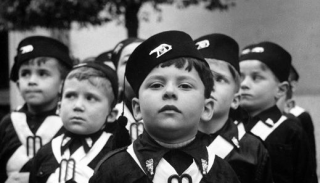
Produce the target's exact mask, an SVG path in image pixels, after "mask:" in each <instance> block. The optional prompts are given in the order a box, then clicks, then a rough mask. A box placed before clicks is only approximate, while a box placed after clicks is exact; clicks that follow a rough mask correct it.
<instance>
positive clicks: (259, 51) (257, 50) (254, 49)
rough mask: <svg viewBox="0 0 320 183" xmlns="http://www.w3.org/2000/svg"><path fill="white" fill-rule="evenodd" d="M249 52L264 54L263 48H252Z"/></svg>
mask: <svg viewBox="0 0 320 183" xmlns="http://www.w3.org/2000/svg"><path fill="white" fill-rule="evenodd" d="M251 52H255V53H262V52H264V48H263V47H255V48H252V50H251Z"/></svg>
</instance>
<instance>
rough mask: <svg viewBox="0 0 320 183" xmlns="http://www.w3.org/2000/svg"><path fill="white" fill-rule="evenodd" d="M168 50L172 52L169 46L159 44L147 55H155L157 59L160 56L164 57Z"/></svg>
mask: <svg viewBox="0 0 320 183" xmlns="http://www.w3.org/2000/svg"><path fill="white" fill-rule="evenodd" d="M170 50H172V46H171V45H168V44H161V45H159V46H158V47H156V48H155V49H153V50H152V51H151V52H150V53H149V55H152V54H153V53H157V58H159V57H160V56H162V55H164V54H165V53H167V52H168V51H170Z"/></svg>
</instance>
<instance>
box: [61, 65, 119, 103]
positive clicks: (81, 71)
mask: <svg viewBox="0 0 320 183" xmlns="http://www.w3.org/2000/svg"><path fill="white" fill-rule="evenodd" d="M73 78H76V79H77V80H79V81H84V80H86V81H88V82H89V83H90V84H92V85H93V86H95V87H97V88H102V89H103V90H104V93H106V96H107V97H108V94H111V96H112V97H113V99H112V103H111V108H113V107H114V106H115V105H116V103H117V100H116V96H114V93H113V90H112V85H111V81H110V80H109V79H108V78H106V76H105V74H104V73H103V72H102V71H100V70H97V69H94V68H91V67H79V68H75V69H73V70H72V71H71V72H70V73H69V74H68V75H67V77H66V80H70V79H73ZM63 88H64V84H63V87H62V91H61V93H62V92H63Z"/></svg>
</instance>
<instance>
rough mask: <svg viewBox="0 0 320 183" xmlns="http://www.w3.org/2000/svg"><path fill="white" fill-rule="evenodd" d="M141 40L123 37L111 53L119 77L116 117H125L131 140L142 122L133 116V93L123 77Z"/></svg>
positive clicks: (139, 132)
mask: <svg viewBox="0 0 320 183" xmlns="http://www.w3.org/2000/svg"><path fill="white" fill-rule="evenodd" d="M143 41H144V40H143V39H140V38H135V37H130V38H127V39H124V40H122V41H120V42H119V43H118V44H117V45H116V46H115V47H114V49H113V51H112V55H111V59H112V62H113V64H114V66H115V68H116V71H117V75H118V78H119V101H118V104H117V105H116V107H115V109H114V110H115V111H117V112H118V117H119V116H121V115H123V116H125V117H126V118H127V120H128V123H127V126H126V127H127V129H128V130H129V131H130V135H131V139H132V141H133V140H135V139H136V138H137V136H138V135H139V134H141V133H142V131H143V123H142V122H141V121H138V120H136V119H135V118H134V117H133V113H132V104H131V101H132V99H133V98H134V97H135V94H134V92H133V90H132V88H131V86H130V84H129V83H128V81H127V79H126V78H125V70H126V66H127V62H128V59H129V57H130V55H131V54H132V52H133V51H134V50H135V49H136V48H137V47H138V46H139V45H140V44H141V43H142V42H143Z"/></svg>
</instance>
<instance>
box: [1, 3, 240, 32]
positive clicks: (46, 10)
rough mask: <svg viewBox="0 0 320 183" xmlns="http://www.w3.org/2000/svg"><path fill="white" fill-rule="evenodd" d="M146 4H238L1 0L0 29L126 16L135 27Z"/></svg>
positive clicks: (95, 22)
mask: <svg viewBox="0 0 320 183" xmlns="http://www.w3.org/2000/svg"><path fill="white" fill-rule="evenodd" d="M144 3H151V4H152V6H153V7H154V9H155V10H156V11H161V9H160V8H159V5H160V4H169V5H176V7H178V8H186V7H188V6H191V5H198V4H205V7H206V9H208V10H215V9H219V10H227V9H228V8H229V7H230V6H233V5H234V2H233V1H232V0H0V29H7V30H29V29H32V28H34V27H45V28H55V29H70V27H71V24H72V22H77V23H79V24H80V25H81V26H86V25H100V24H102V23H104V22H108V21H111V20H114V19H117V18H119V17H120V16H122V15H124V18H125V21H127V22H126V27H127V28H128V29H130V28H132V27H133V28H134V29H135V28H137V25H138V20H137V18H136V15H137V14H138V12H139V9H140V8H141V6H142V5H143V4H144ZM133 16H134V17H133Z"/></svg>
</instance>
